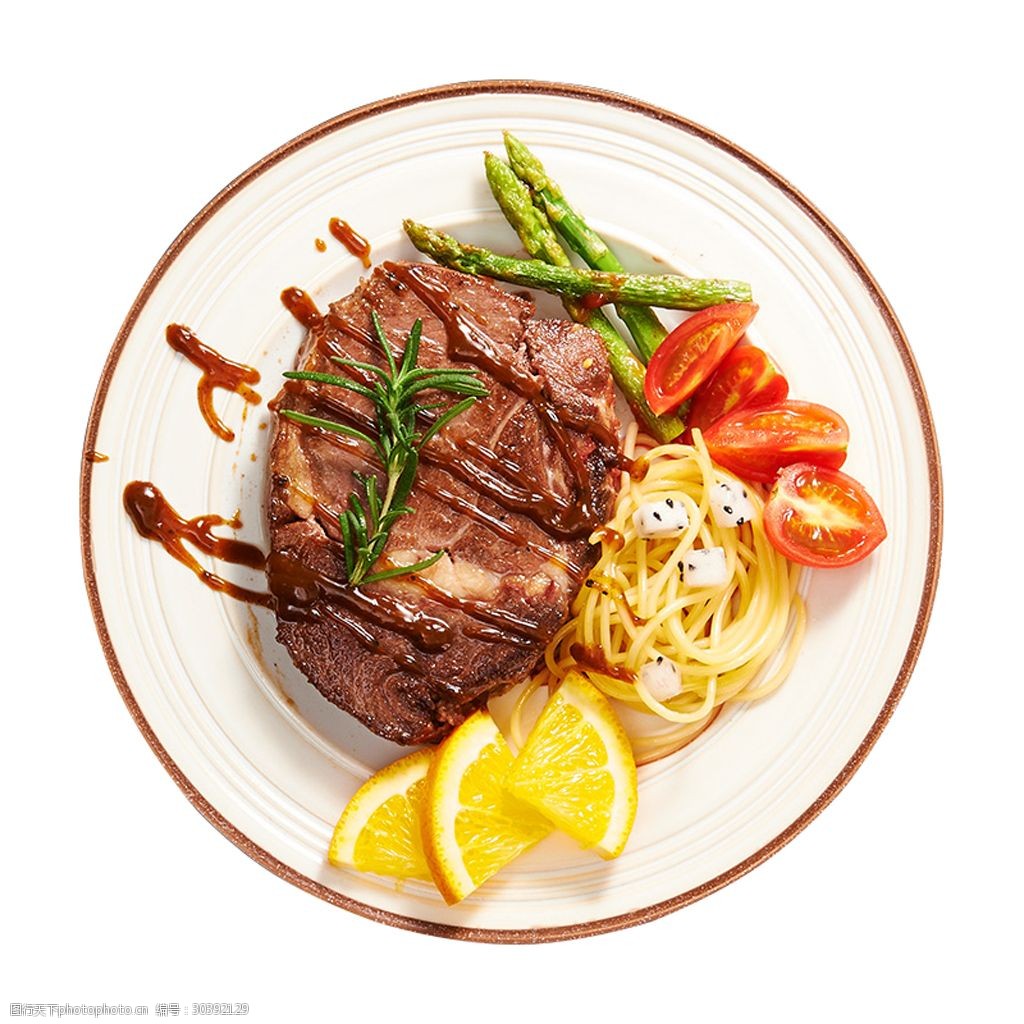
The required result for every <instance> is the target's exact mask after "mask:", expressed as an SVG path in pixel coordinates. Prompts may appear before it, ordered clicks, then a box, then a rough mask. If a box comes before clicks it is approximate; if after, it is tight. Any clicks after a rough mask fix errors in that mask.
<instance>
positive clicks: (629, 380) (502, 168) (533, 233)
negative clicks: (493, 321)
mask: <svg viewBox="0 0 1024 1024" xmlns="http://www.w3.org/2000/svg"><path fill="white" fill-rule="evenodd" d="M484 168H485V169H486V172H487V183H488V184H489V185H490V186H491V192H493V193H494V198H495V199H496V200H497V201H498V205H499V206H500V207H501V210H502V213H504V214H505V219H506V220H507V221H508V222H509V224H511V225H512V227H513V228H514V229H515V232H516V234H517V235H519V239H520V241H521V242H522V243H523V247H524V248H525V249H526V251H527V252H528V253H529V254H530V255H531V256H533V257H536V258H538V259H542V260H545V261H546V262H548V263H551V264H553V265H555V266H559V267H568V266H571V264H570V262H569V257H568V256H567V255H566V252H565V250H564V249H563V248H562V246H561V245H560V244H559V241H558V239H557V237H556V236H555V233H554V231H553V230H552V228H551V224H550V223H549V222H548V218H547V215H546V214H545V213H544V211H543V210H541V209H538V208H537V207H536V206H534V205H533V200H532V198H531V196H530V191H529V189H528V188H527V187H526V185H524V184H523V183H522V182H521V181H520V180H519V179H518V178H517V177H516V176H515V174H514V173H513V171H512V168H511V167H509V166H508V164H506V163H505V161H504V160H499V159H498V158H497V157H496V156H494V154H493V153H485V154H484ZM563 302H564V304H565V308H566V310H568V312H569V315H570V316H571V317H572V318H573V320H575V321H576V322H577V323H581V324H585V325H586V326H587V327H590V328H592V329H593V330H595V331H597V333H598V334H599V335H600V336H601V340H602V341H603V342H604V347H605V350H606V351H607V353H608V364H609V366H611V370H612V376H613V377H614V378H615V383H616V384H618V386H619V389H620V390H621V391H622V393H623V394H624V395H625V396H626V401H627V402H629V406H630V408H631V409H632V410H633V413H634V415H636V417H637V419H638V420H640V422H641V423H643V424H644V425H645V426H646V428H647V430H648V431H649V432H650V433H651V434H652V435H653V436H654V437H656V438H657V439H658V440H659V441H671V440H672V439H673V438H676V437H678V436H679V435H680V434H681V433H682V432H683V430H684V429H685V424H684V423H683V421H682V420H680V419H679V418H678V417H676V416H658V415H656V414H655V413H654V412H652V410H651V407H650V406H649V405H648V404H647V400H646V399H645V398H644V366H643V364H642V363H641V362H640V360H639V359H637V357H636V356H635V355H633V353H632V351H631V350H630V348H629V346H628V345H627V344H626V342H625V341H624V340H623V338H622V336H621V335H620V334H619V332H618V331H617V330H615V328H614V327H613V326H612V324H611V323H610V322H609V320H608V318H607V317H606V316H605V315H604V314H603V313H602V312H601V311H600V310H597V309H587V308H586V307H585V306H583V305H582V304H581V303H580V302H579V301H578V300H576V299H569V298H566V299H563Z"/></svg>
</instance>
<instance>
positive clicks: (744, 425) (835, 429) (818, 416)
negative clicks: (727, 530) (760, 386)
mask: <svg viewBox="0 0 1024 1024" xmlns="http://www.w3.org/2000/svg"><path fill="white" fill-rule="evenodd" d="M849 440H850V430H849V428H848V427H847V425H846V421H845V420H844V419H843V417H842V416H840V415H839V413H837V412H833V411H832V410H831V409H828V408H826V407H825V406H824V405H815V404H814V403H813V402H777V403H776V404H775V405H766V406H752V407H749V408H747V409H739V410H738V411H736V412H733V413H730V414H729V415H728V416H723V417H722V418H721V419H720V420H717V421H716V422H715V423H712V424H711V426H710V427H708V429H707V430H706V431H705V432H704V443H705V444H706V445H707V446H708V451H709V452H710V453H711V458H713V459H714V460H715V462H717V463H719V464H720V465H722V466H725V468H726V469H730V470H732V472H734V473H735V474H736V475H737V476H739V477H742V478H744V479H746V480H761V481H763V482H765V483H771V481H772V480H774V479H775V474H776V473H778V471H779V470H780V469H782V467H783V466H789V465H791V464H792V463H794V462H813V463H814V464H815V465H816V466H828V467H830V468H832V469H838V468H839V467H840V466H841V465H842V464H843V463H844V462H845V461H846V445H847V443H848V442H849Z"/></svg>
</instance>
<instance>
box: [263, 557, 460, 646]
mask: <svg viewBox="0 0 1024 1024" xmlns="http://www.w3.org/2000/svg"><path fill="white" fill-rule="evenodd" d="M267 580H268V582H269V585H270V590H271V593H272V594H273V595H274V597H275V599H276V600H277V613H278V615H280V617H281V618H282V619H285V620H286V621H288V620H291V621H295V620H300V621H301V620H303V619H307V618H310V617H311V613H312V616H313V617H316V609H315V607H314V606H315V605H317V604H318V603H319V602H320V601H322V600H323V599H324V598H326V599H328V602H327V603H329V604H331V605H334V607H335V609H336V610H338V609H339V606H340V609H343V610H344V611H346V612H348V613H350V614H351V615H353V616H354V617H355V618H357V619H363V620H369V621H370V622H371V623H376V624H377V625H380V626H386V627H387V628H388V629H391V630H393V631H394V632H396V633H401V634H402V635H403V636H405V637H407V638H408V639H409V641H410V642H411V643H412V645H413V646H414V647H416V648H417V649H418V650H420V651H424V652H427V653H434V652H438V651H443V650H444V649H445V648H447V647H448V646H450V644H451V642H452V639H453V630H452V627H451V626H450V625H449V624H448V623H447V622H445V621H444V620H443V619H438V618H436V617H435V616H433V615H430V614H428V613H427V612H424V611H421V610H419V609H418V608H414V607H413V606H412V605H410V604H408V603H406V602H405V601H403V600H402V599H401V598H399V597H397V596H396V595H394V594H392V593H388V592H385V591H382V590H379V589H375V590H372V591H371V590H367V589H366V588H364V587H350V586H349V585H348V583H346V582H345V581H344V580H340V579H335V578H334V577H332V576H329V575H327V574H326V573H322V572H318V571H316V570H314V569H311V568H309V567H308V566H307V565H305V564H304V563H302V562H300V561H299V560H298V559H297V558H295V557H294V556H293V555H291V554H289V553H288V552H286V551H278V552H274V553H273V554H272V555H271V556H270V560H269V562H268V564H267ZM363 632H364V633H365V632H367V631H366V630H365V627H364V629H363ZM375 639H376V638H375Z"/></svg>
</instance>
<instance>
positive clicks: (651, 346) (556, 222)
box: [505, 132, 667, 363]
mask: <svg viewBox="0 0 1024 1024" xmlns="http://www.w3.org/2000/svg"><path fill="white" fill-rule="evenodd" d="M505 151H506V152H507V153H508V159H509V163H511V164H512V170H513V171H515V173H516V175H517V176H518V177H519V178H521V179H522V180H523V181H524V182H526V184H527V185H529V187H530V189H531V191H532V192H533V197H534V199H535V201H536V202H537V203H538V205H540V206H541V207H542V209H543V210H544V212H545V213H546V214H547V216H548V221H549V222H550V223H551V224H552V225H553V226H554V228H555V230H556V231H557V232H558V233H559V234H560V235H561V236H562V238H564V239H565V242H566V244H567V245H568V246H569V248H570V249H572V250H573V252H575V253H577V254H578V255H579V256H581V257H582V258H583V260H584V262H585V263H586V264H587V266H588V267H590V268H592V269H593V270H607V271H610V272H612V273H620V274H621V273H622V272H623V270H624V268H623V266H622V264H621V263H620V262H619V260H618V258H617V257H616V255H615V253H613V252H612V251H611V249H609V248H608V245H607V243H606V242H605V240H604V239H603V238H602V237H601V236H600V235H599V234H598V233H597V232H596V231H594V230H593V229H592V228H591V227H590V225H589V224H587V222H586V221H585V220H584V219H583V218H582V217H581V216H580V215H579V214H578V213H577V212H576V211H575V210H574V209H573V208H572V207H571V206H570V205H569V203H568V202H567V201H566V199H565V196H564V194H563V193H562V190H561V189H560V188H559V187H558V184H557V183H556V182H554V181H552V180H551V178H549V177H548V175H547V173H546V171H545V170H544V165H543V164H542V163H541V162H540V160H538V159H537V157H536V156H535V155H534V154H533V153H532V152H531V150H530V149H529V147H528V146H526V145H525V143H523V142H521V141H520V140H519V139H517V138H516V137H515V136H514V135H512V134H511V133H510V132H505ZM531 255H533V254H532V253H531ZM615 310H616V312H617V313H618V314H619V316H620V317H622V322H623V323H624V324H625V325H626V326H627V327H628V328H629V333H630V334H631V335H632V336H633V340H634V341H635V342H636V347H637V348H638V349H639V351H640V356H641V357H642V359H643V360H644V362H645V363H646V362H648V361H649V360H650V358H651V356H652V355H654V350H655V349H656V348H657V347H658V346H659V345H660V344H661V343H662V342H663V341H664V340H665V334H666V333H667V332H666V331H665V328H664V327H663V326H662V324H661V321H660V320H659V319H658V317H657V314H656V313H655V312H654V311H653V310H651V309H649V308H648V307H646V306H629V305H624V304H622V303H619V304H617V305H616V307H615Z"/></svg>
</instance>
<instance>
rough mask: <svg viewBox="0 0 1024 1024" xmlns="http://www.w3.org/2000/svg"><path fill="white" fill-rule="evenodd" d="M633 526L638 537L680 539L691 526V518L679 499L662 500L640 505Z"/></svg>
mask: <svg viewBox="0 0 1024 1024" xmlns="http://www.w3.org/2000/svg"><path fill="white" fill-rule="evenodd" d="M633 525H634V526H635V527H636V533H637V536H638V537H644V538H646V539H648V540H652V539H661V538H664V537H678V536H679V535H680V534H681V533H683V532H684V531H685V530H686V528H687V526H689V525H690V517H689V516H688V515H687V514H686V509H685V508H684V507H683V503H682V502H681V501H680V500H679V499H678V498H662V499H661V501H645V502H644V503H643V504H642V505H640V507H639V508H638V509H637V510H636V511H635V512H634V513H633Z"/></svg>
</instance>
